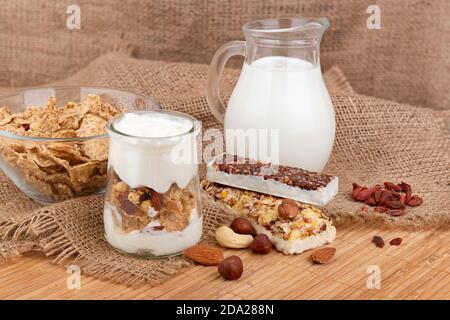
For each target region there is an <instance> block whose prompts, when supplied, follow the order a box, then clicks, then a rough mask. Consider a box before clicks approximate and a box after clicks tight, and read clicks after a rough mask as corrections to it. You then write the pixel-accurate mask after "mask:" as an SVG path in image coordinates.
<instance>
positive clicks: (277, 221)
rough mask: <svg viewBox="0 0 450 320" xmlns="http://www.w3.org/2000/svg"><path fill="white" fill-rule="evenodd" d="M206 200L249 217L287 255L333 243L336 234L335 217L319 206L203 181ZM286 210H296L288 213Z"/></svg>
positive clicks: (258, 229) (259, 230)
mask: <svg viewBox="0 0 450 320" xmlns="http://www.w3.org/2000/svg"><path fill="white" fill-rule="evenodd" d="M201 188H202V190H203V191H204V193H203V199H204V201H207V202H208V201H209V202H211V201H212V202H214V204H215V205H217V204H219V207H221V208H222V209H224V210H226V211H230V212H231V213H232V214H235V215H236V214H237V215H240V216H244V217H246V218H248V219H249V220H250V221H251V222H252V224H253V227H254V228H255V230H256V231H257V232H258V233H264V234H266V235H267V236H268V237H269V238H270V239H271V240H272V242H273V244H274V245H275V247H276V248H277V249H278V250H279V251H281V252H283V253H285V254H297V253H301V252H303V251H305V250H309V249H313V248H316V247H319V246H321V245H323V244H325V243H330V242H332V241H333V240H334V238H335V236H336V228H335V227H334V226H333V224H332V222H331V220H330V219H329V218H328V217H327V216H326V215H325V214H323V213H322V212H321V211H320V210H319V209H318V208H316V207H314V206H312V205H309V204H305V203H301V202H298V201H294V200H290V199H283V198H279V197H275V196H272V195H268V194H263V193H257V192H253V191H248V190H244V189H239V188H234V187H229V186H225V185H221V184H217V183H214V182H210V181H207V180H203V181H202V183H201ZM285 209H293V212H294V214H293V215H286V214H285V212H284V211H285Z"/></svg>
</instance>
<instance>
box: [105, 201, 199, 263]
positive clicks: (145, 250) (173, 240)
mask: <svg viewBox="0 0 450 320" xmlns="http://www.w3.org/2000/svg"><path fill="white" fill-rule="evenodd" d="M103 215H104V217H103V220H104V223H105V237H106V240H107V241H108V243H109V244H110V245H112V246H113V247H114V248H117V249H119V250H121V251H124V252H127V253H132V254H140V255H143V254H145V255H155V256H163V255H170V254H175V253H179V252H181V251H183V250H184V249H186V248H189V247H192V246H194V245H195V244H197V243H198V242H199V241H200V238H201V235H202V218H201V217H199V215H198V213H197V209H196V208H194V209H192V211H191V217H190V221H189V224H188V225H187V227H186V228H184V229H183V230H181V231H175V232H167V231H164V230H153V228H152V227H154V226H155V225H158V222H157V221H155V220H153V221H152V222H150V223H149V224H148V225H147V226H146V227H145V228H144V230H143V231H137V230H136V231H132V232H130V233H124V232H123V231H122V229H121V227H120V226H117V225H116V223H115V222H114V215H117V216H120V214H119V212H118V211H117V209H116V208H115V207H114V206H111V205H110V204H109V203H106V204H105V210H104V213H103Z"/></svg>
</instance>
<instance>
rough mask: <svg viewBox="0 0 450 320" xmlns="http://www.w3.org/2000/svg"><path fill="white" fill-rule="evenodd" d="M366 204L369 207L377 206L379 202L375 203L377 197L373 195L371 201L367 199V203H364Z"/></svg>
mask: <svg viewBox="0 0 450 320" xmlns="http://www.w3.org/2000/svg"><path fill="white" fill-rule="evenodd" d="M364 203H365V204H367V205H369V206H376V205H377V202H376V201H375V197H374V195H373V194H372V195H371V196H370V197H369V199H367V200H366V201H364Z"/></svg>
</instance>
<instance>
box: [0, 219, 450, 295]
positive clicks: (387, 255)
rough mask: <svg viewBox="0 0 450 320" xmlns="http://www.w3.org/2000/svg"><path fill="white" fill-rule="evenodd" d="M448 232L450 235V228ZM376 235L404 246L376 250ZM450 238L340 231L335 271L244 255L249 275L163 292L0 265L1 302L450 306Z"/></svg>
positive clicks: (356, 228)
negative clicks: (445, 302)
mask: <svg viewBox="0 0 450 320" xmlns="http://www.w3.org/2000/svg"><path fill="white" fill-rule="evenodd" d="M447 229H448V228H447ZM374 234H378V235H381V236H382V237H383V238H384V239H385V241H386V242H388V241H389V240H390V239H392V238H394V237H402V238H403V239H404V240H403V243H402V244H401V245H400V246H398V247H396V246H390V245H389V244H386V246H385V247H384V248H383V249H380V248H376V247H375V246H374V245H373V244H372V243H371V238H372V236H373V235H374ZM449 240H450V231H449V230H439V229H437V228H431V229H426V230H422V231H407V230H402V229H398V228H395V229H387V228H382V227H380V226H377V225H375V224H365V225H362V224H357V225H352V226H348V227H345V228H340V229H339V232H338V237H337V240H336V241H335V242H334V244H333V245H334V246H335V247H336V248H337V254H336V257H335V259H334V260H333V262H331V263H330V264H328V265H313V264H312V263H311V262H310V261H309V256H310V254H309V253H304V254H301V255H298V256H285V255H282V254H280V253H277V252H272V253H270V254H269V255H266V256H260V255H255V254H252V253H251V252H250V251H249V250H228V251H226V252H225V255H226V256H227V255H231V254H238V255H239V256H240V257H241V258H242V259H243V262H244V265H245V271H244V274H243V276H242V278H241V279H240V280H239V281H234V282H229V281H228V282H226V281H224V280H223V279H222V278H221V277H220V276H219V275H218V273H217V270H216V268H215V267H203V266H194V267H191V268H189V269H188V270H186V271H185V272H182V273H181V274H179V275H178V276H176V277H174V278H172V279H170V280H168V281H167V282H165V283H164V284H162V285H159V286H156V287H153V288H150V287H149V286H146V285H142V286H139V287H127V286H124V285H119V284H115V283H111V282H107V281H102V280H98V279H95V278H92V277H88V276H83V275H82V276H81V289H79V290H67V288H66V280H67V273H66V270H65V269H64V268H63V267H61V266H57V265H52V264H50V262H49V260H48V259H45V258H42V257H40V256H39V255H38V254H33V255H29V256H25V257H22V258H19V259H17V260H15V261H14V260H13V261H10V262H8V263H6V264H3V265H0V298H2V299H4V298H13V299H32V298H33V299H42V298H46V299H47V298H48V299H60V298H63V299H93V298H95V299H107V298H108V299H405V298H408V299H450V258H449V256H450V248H449V245H448V244H449V243H450V242H449ZM370 265H378V266H379V267H380V270H381V279H382V282H381V289H380V290H374V289H368V288H367V285H366V283H367V277H368V273H367V267H368V266H370Z"/></svg>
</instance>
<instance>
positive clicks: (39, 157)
mask: <svg viewBox="0 0 450 320" xmlns="http://www.w3.org/2000/svg"><path fill="white" fill-rule="evenodd" d="M77 101H78V102H77ZM149 109H159V105H158V104H157V103H155V102H154V101H153V100H151V99H149V98H147V97H144V96H140V95H136V94H133V93H129V92H125V91H120V90H115V89H108V88H94V87H50V88H37V89H31V90H25V91H22V92H19V93H16V94H12V95H9V96H6V97H3V98H0V168H1V169H2V170H3V171H4V173H5V174H6V175H7V176H8V177H9V178H10V179H11V180H12V181H13V182H14V183H15V184H16V185H17V186H18V187H19V189H20V190H22V191H23V192H24V193H25V194H27V195H28V196H29V197H31V198H33V199H35V200H37V201H40V202H44V203H49V202H58V201H62V200H66V199H70V198H74V197H77V196H82V195H87V194H92V193H102V192H104V188H105V185H106V171H107V162H108V143H109V138H108V136H107V134H106V129H105V125H106V123H107V122H108V120H110V119H111V118H114V117H116V116H118V115H120V114H121V113H123V112H125V111H128V110H149Z"/></svg>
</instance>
